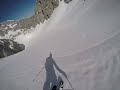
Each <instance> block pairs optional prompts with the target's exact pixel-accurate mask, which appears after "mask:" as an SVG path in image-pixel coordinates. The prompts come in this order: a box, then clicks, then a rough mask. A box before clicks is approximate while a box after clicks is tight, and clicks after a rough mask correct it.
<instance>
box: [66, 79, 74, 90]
mask: <svg viewBox="0 0 120 90" xmlns="http://www.w3.org/2000/svg"><path fill="white" fill-rule="evenodd" d="M67 81H68V83H69V84H70V86H71V88H72V90H74V88H73V87H72V85H71V83H70V81H69V79H68V78H67Z"/></svg>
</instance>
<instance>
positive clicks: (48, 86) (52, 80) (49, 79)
mask: <svg viewBox="0 0 120 90" xmlns="http://www.w3.org/2000/svg"><path fill="white" fill-rule="evenodd" d="M54 66H55V68H56V69H57V70H58V71H59V72H60V73H62V74H63V75H64V76H65V77H66V78H67V75H66V73H65V72H64V71H62V70H61V69H60V68H59V67H58V65H57V64H56V62H55V61H54V59H53V57H52V53H50V55H49V57H48V58H47V59H46V62H45V70H46V81H45V83H44V86H43V90H52V87H53V86H54V85H56V86H59V85H58V79H57V76H56V73H55V70H54Z"/></svg>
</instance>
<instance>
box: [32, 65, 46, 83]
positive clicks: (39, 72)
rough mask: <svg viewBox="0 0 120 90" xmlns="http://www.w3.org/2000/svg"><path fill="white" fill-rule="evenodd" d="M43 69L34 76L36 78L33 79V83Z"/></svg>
mask: <svg viewBox="0 0 120 90" xmlns="http://www.w3.org/2000/svg"><path fill="white" fill-rule="evenodd" d="M43 69H44V67H43V68H42V69H41V70H40V72H39V73H38V74H37V75H36V77H35V78H34V79H33V82H34V81H35V80H36V78H37V77H38V76H39V74H40V73H41V72H42V70H43Z"/></svg>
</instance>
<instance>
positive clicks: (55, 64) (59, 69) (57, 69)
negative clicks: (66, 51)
mask: <svg viewBox="0 0 120 90" xmlns="http://www.w3.org/2000/svg"><path fill="white" fill-rule="evenodd" d="M53 64H54V66H55V67H56V69H57V70H58V71H59V72H60V73H62V74H63V75H64V77H66V78H67V75H66V73H65V72H64V71H62V70H61V69H60V68H59V67H58V65H57V64H56V62H55V61H54V60H53Z"/></svg>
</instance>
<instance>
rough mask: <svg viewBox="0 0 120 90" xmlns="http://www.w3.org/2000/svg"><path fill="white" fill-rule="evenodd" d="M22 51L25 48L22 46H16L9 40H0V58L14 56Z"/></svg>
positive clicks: (16, 44) (15, 43)
mask: <svg viewBox="0 0 120 90" xmlns="http://www.w3.org/2000/svg"><path fill="white" fill-rule="evenodd" d="M24 49H25V46H24V45H23V44H18V43H17V42H15V41H13V40H10V39H0V58H4V57H7V56H10V55H13V54H16V53H18V52H20V51H23V50H24Z"/></svg>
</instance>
